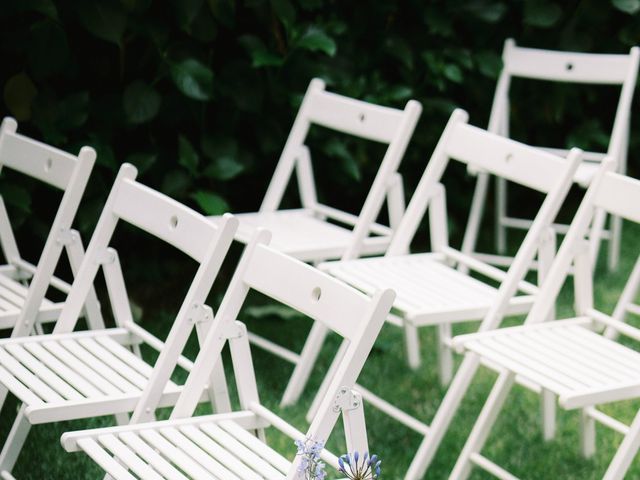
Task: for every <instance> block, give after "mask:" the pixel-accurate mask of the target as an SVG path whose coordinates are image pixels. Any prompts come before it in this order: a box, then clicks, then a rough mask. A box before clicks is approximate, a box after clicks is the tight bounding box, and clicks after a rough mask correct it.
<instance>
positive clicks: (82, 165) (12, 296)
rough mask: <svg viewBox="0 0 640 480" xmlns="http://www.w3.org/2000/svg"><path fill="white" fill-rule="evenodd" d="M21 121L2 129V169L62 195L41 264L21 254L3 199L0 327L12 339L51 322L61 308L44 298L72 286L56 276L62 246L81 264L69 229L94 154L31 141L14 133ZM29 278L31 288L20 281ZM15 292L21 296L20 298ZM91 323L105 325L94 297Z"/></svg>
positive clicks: (79, 249) (4, 123)
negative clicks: (50, 291)
mask: <svg viewBox="0 0 640 480" xmlns="http://www.w3.org/2000/svg"><path fill="white" fill-rule="evenodd" d="M16 130H17V123H16V121H15V120H14V119H13V118H10V117H6V118H5V119H4V120H3V121H2V125H1V126H0V168H3V167H4V168H8V169H11V170H14V171H16V172H19V173H21V174H24V175H27V176H29V177H31V178H33V179H35V180H39V181H41V182H44V183H46V184H48V185H50V186H52V187H54V188H56V189H58V190H62V191H63V192H64V194H63V197H62V200H61V202H60V206H59V208H58V211H57V213H56V216H55V219H54V221H53V224H52V225H51V230H50V231H49V234H48V236H47V239H46V242H45V245H44V249H43V250H42V253H41V255H40V259H39V261H38V264H37V266H34V265H32V264H31V263H29V262H27V261H25V260H23V259H22V257H21V256H20V252H19V249H18V244H17V242H16V239H15V237H14V234H13V230H12V228H11V224H10V222H9V216H8V214H7V210H6V208H5V205H4V201H3V199H2V197H0V246H1V248H2V252H3V254H4V257H5V260H6V261H7V264H8V265H6V266H5V267H3V270H4V271H2V272H0V281H1V282H2V284H3V285H2V287H1V290H2V293H0V298H1V303H2V308H3V310H4V312H3V314H0V328H8V327H13V331H12V336H14V337H18V336H23V335H27V334H29V332H30V331H31V330H32V329H33V327H34V326H36V322H41V321H53V320H55V319H56V318H57V316H58V314H59V313H60V305H56V304H53V303H52V302H50V301H49V300H47V299H46V298H45V295H46V293H47V289H48V288H49V286H50V285H53V286H54V287H56V288H58V289H59V290H62V291H63V292H64V293H67V292H68V287H69V285H68V284H66V283H65V282H63V281H61V280H59V279H57V278H55V277H54V271H55V268H56V266H57V265H58V261H59V259H60V255H61V254H62V250H63V248H65V247H66V248H67V252H68V253H69V260H70V263H71V267H72V269H73V270H76V269H77V267H78V266H79V263H80V261H81V260H82V245H81V244H80V238H79V235H78V233H77V232H75V231H73V230H71V225H72V223H73V219H74V217H75V214H76V211H77V210H78V205H79V204H80V200H81V198H82V194H83V193H84V189H85V187H86V185H87V181H88V180H89V175H90V174H91V170H92V168H93V164H94V162H95V158H96V153H95V151H94V150H93V149H92V148H90V147H82V149H80V153H79V154H78V156H75V155H71V154H69V153H66V152H63V151H62V150H58V149H57V148H54V147H51V146H49V145H46V144H44V143H40V142H38V141H35V140H32V139H30V138H28V137H25V136H23V135H20V134H18V133H17V132H16ZM28 278H31V280H30V283H29V287H28V289H27V288H25V287H23V286H22V285H20V283H19V280H22V279H28ZM16 294H17V295H16ZM87 319H88V322H89V324H90V325H91V326H93V327H96V328H98V327H101V326H103V321H102V317H101V315H100V311H99V308H98V304H97V300H96V299H95V294H92V295H91V297H90V298H89V299H88V302H87Z"/></svg>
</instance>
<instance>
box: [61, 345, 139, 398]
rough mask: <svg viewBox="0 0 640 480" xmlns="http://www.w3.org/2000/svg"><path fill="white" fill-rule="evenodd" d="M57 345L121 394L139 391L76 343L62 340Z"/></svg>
mask: <svg viewBox="0 0 640 480" xmlns="http://www.w3.org/2000/svg"><path fill="white" fill-rule="evenodd" d="M59 343H60V346H62V347H63V348H65V349H66V350H67V351H69V352H70V353H72V354H73V355H75V356H76V357H78V358H79V359H80V360H81V361H82V362H83V363H84V364H85V368H90V369H91V370H93V371H94V374H98V375H100V376H102V378H103V379H105V380H106V381H108V382H109V383H111V384H112V385H115V386H116V387H117V388H118V389H120V390H121V391H122V392H124V393H134V392H139V391H140V389H139V388H138V387H136V386H135V385H134V384H132V383H131V382H129V381H128V380H127V379H125V378H124V377H123V376H122V375H120V374H119V373H118V372H117V371H115V370H114V369H113V368H112V367H111V366H110V365H107V364H106V363H104V362H103V361H102V359H100V358H98V357H95V356H94V355H92V354H91V353H90V352H88V351H87V350H85V349H84V348H82V347H81V346H80V345H79V344H78V343H77V342H76V341H74V340H62V341H61V342H59Z"/></svg>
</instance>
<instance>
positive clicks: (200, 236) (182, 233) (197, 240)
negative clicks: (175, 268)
mask: <svg viewBox="0 0 640 480" xmlns="http://www.w3.org/2000/svg"><path fill="white" fill-rule="evenodd" d="M113 213H114V214H116V215H117V216H118V217H119V218H121V219H122V220H125V221H126V222H128V223H130V224H132V225H135V226H136V227H138V228H141V229H142V230H145V231H146V232H148V233H150V234H152V235H154V236H156V237H158V238H160V239H162V240H164V241H165V242H167V243H169V244H170V245H173V246H174V247H176V248H178V249H179V250H182V251H183V252H184V253H186V254H187V255H189V256H190V257H191V258H193V259H194V260H196V261H198V262H202V261H203V259H204V257H205V254H206V253H207V251H208V249H209V247H210V245H211V240H212V239H213V238H214V235H215V234H216V228H215V226H214V225H213V223H211V222H202V219H201V216H200V215H199V214H197V213H196V212H194V211H193V210H191V209H190V208H187V207H186V206H184V205H183V204H181V203H180V202H177V201H175V200H173V199H171V198H169V197H167V196H165V195H162V194H160V193H158V192H156V191H155V190H152V189H151V188H149V187H147V186H145V185H142V184H140V183H138V182H136V181H134V180H128V179H125V180H123V181H122V184H121V185H120V187H119V188H118V191H117V195H116V197H115V198H114V202H113Z"/></svg>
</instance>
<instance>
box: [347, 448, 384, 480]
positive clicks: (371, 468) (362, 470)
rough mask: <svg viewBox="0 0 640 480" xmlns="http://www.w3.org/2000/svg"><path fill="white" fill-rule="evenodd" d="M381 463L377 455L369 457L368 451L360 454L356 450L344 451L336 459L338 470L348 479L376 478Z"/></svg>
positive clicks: (374, 479)
mask: <svg viewBox="0 0 640 480" xmlns="http://www.w3.org/2000/svg"><path fill="white" fill-rule="evenodd" d="M381 463H382V461H381V460H379V459H378V456H377V455H371V457H369V453H368V452H365V453H364V454H363V455H362V456H361V455H360V454H359V453H358V452H353V454H349V453H346V454H344V455H342V456H341V457H340V458H339V459H338V471H339V472H340V473H342V474H343V475H345V476H346V477H347V478H348V479H350V480H377V479H378V478H380V472H381V468H380V464H381Z"/></svg>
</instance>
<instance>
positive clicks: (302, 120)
mask: <svg viewBox="0 0 640 480" xmlns="http://www.w3.org/2000/svg"><path fill="white" fill-rule="evenodd" d="M421 110H422V107H421V106H420V104H419V103H418V102H416V101H415V100H410V101H409V102H408V103H407V105H406V107H405V109H404V110H397V109H394V108H388V107H382V106H379V105H373V104H371V103H367V102H364V101H360V100H355V99H352V98H349V97H345V96H342V95H338V94H335V93H330V92H327V91H325V84H324V82H323V81H322V80H320V79H317V78H316V79H313V80H312V81H311V83H310V84H309V88H308V89H307V92H306V94H305V97H304V99H303V101H302V105H301V106H300V110H299V111H298V114H297V116H296V119H295V122H294V124H293V127H292V129H291V132H290V134H289V137H288V138H287V142H286V144H285V146H284V150H283V151H282V154H281V156H280V160H279V161H278V165H277V167H276V170H275V173H274V175H273V178H272V179H271V183H270V184H269V187H268V189H267V193H266V194H265V197H264V200H263V202H262V205H261V207H260V211H261V212H269V211H275V210H277V209H278V208H279V206H280V203H281V201H282V197H283V195H284V193H285V190H286V187H287V185H288V184H289V182H290V180H291V175H292V173H293V170H294V167H296V166H297V171H298V187H299V189H300V197H301V201H302V206H303V207H305V208H309V209H311V210H313V211H314V212H315V213H316V214H317V216H318V217H323V218H324V217H327V218H330V219H332V220H334V221H337V222H340V223H346V224H348V225H352V226H353V234H352V240H351V242H350V245H349V247H348V249H347V252H344V253H342V254H341V255H338V256H341V257H344V256H346V257H347V258H352V257H355V256H357V255H358V254H359V252H360V250H361V248H362V243H363V242H364V239H365V238H366V237H367V236H368V235H369V233H370V229H372V231H373V232H374V233H376V234H379V235H380V234H382V235H389V234H390V231H389V230H388V229H385V228H383V227H381V226H377V225H376V224H375V221H376V218H377V217H378V214H379V213H380V210H381V208H382V204H383V202H384V199H385V192H386V191H387V189H388V188H389V183H390V182H391V180H392V177H393V175H394V173H395V172H396V171H397V169H398V166H399V165H400V161H401V160H402V157H403V155H404V152H405V150H406V148H407V144H408V143H409V140H410V138H411V135H412V133H413V129H414V128H415V125H416V123H417V121H418V117H419V116H420V112H421ZM313 124H315V125H320V126H322V127H326V128H329V129H332V130H336V131H339V132H343V133H346V134H350V135H354V136H356V137H360V138H363V139H366V140H372V141H375V142H380V143H383V144H387V145H388V148H387V150H386V153H385V155H384V158H383V160H382V163H381V164H380V168H379V169H378V173H377V174H376V177H375V179H374V181H373V184H372V186H371V189H370V190H369V193H368V195H367V197H366V200H365V203H364V205H363V207H362V210H361V211H360V213H359V215H358V217H357V218H356V217H354V216H352V215H349V214H345V212H341V211H339V210H336V209H335V208H332V207H330V206H327V205H323V204H321V203H320V202H318V200H317V198H316V194H315V186H314V181H313V172H312V167H311V157H310V154H309V151H308V148H307V147H306V146H305V145H304V142H305V138H306V136H307V133H308V131H309V128H310V127H311V125H313ZM401 213H402V212H401V211H400V212H395V215H396V216H398V215H399V214H401ZM393 214H394V213H393V212H392V215H393ZM372 225H373V227H372ZM304 260H306V259H304Z"/></svg>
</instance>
